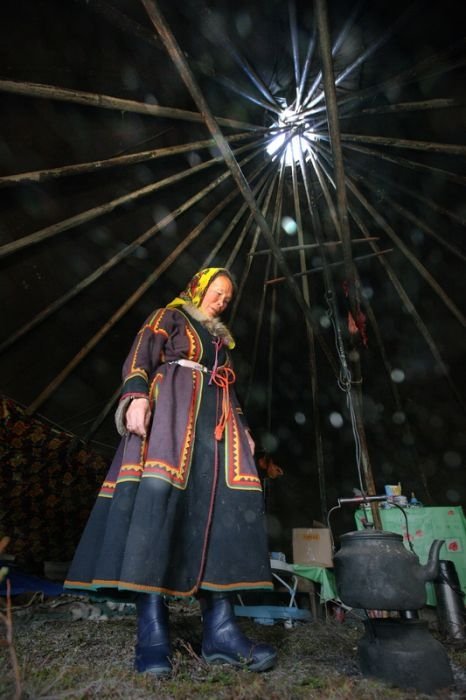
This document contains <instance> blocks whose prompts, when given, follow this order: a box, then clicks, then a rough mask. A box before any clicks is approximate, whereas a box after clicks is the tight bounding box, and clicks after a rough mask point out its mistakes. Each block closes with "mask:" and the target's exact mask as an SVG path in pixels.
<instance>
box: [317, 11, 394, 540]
mask: <svg viewBox="0 0 466 700" xmlns="http://www.w3.org/2000/svg"><path fill="white" fill-rule="evenodd" d="M315 8H316V21H317V28H318V36H319V46H320V55H321V60H322V74H323V79H324V94H325V101H326V106H327V117H328V128H329V133H330V138H331V145H332V154H333V168H334V173H335V186H336V193H337V210H338V219H339V224H340V233H341V238H342V241H343V258H344V260H345V268H346V279H347V282H348V285H349V303H350V309H351V313H352V315H353V318H354V319H356V318H357V317H358V311H359V299H358V294H357V290H356V287H355V282H356V278H355V271H354V264H353V259H352V250H351V236H350V227H349V220H348V205H347V201H346V185H345V172H344V166H343V154H342V150H341V142H340V125H339V120H338V108H337V99H336V88H335V78H334V71H333V61H332V52H331V44H330V31H329V25H328V16H327V4H326V1H325V0H316V1H315ZM353 355H356V353H353ZM340 356H341V360H343V357H344V353H342V354H341V355H340ZM352 367H353V371H352V375H353V376H352V378H351V380H350V381H351V385H350V386H349V387H348V401H349V402H350V407H351V403H352V406H353V409H354V427H355V431H356V435H355V439H356V440H357V441H358V440H359V443H360V448H361V453H360V454H361V465H362V471H363V474H364V480H365V486H366V491H367V493H368V494H369V495H374V494H375V493H376V490H375V482H374V477H373V474H372V467H371V463H370V459H369V451H368V448H367V441H366V435H365V429H364V422H363V413H362V404H361V395H360V391H359V387H360V381H361V374H360V365H359V362H358V361H354V360H353V362H352ZM352 415H353V414H352ZM352 421H353V417H352ZM372 516H373V519H374V524H375V525H376V527H377V528H381V527H382V525H381V520H380V514H379V511H378V508H377V507H374V508H373V509H372Z"/></svg>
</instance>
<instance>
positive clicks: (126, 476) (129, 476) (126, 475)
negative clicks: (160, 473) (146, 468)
mask: <svg viewBox="0 0 466 700" xmlns="http://www.w3.org/2000/svg"><path fill="white" fill-rule="evenodd" d="M142 472H143V467H142V464H122V465H121V468H120V471H119V473H118V478H117V484H121V483H122V482H123V481H140V480H141V476H142Z"/></svg>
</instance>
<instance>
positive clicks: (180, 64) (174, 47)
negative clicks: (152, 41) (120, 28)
mask: <svg viewBox="0 0 466 700" xmlns="http://www.w3.org/2000/svg"><path fill="white" fill-rule="evenodd" d="M141 2H142V4H143V5H144V7H145V8H146V11H147V13H148V15H149V18H150V19H151V21H152V23H153V25H154V26H155V28H156V29H157V31H158V33H159V36H160V38H161V40H162V42H163V43H164V45H165V48H166V50H167V52H168V53H169V55H170V57H171V59H172V61H173V63H174V65H175V67H176V68H177V70H178V72H179V75H180V77H181V79H182V80H183V82H184V83H185V85H186V87H187V88H188V90H189V92H190V94H191V96H192V98H193V100H194V102H195V104H196V105H197V107H198V109H199V111H200V113H201V114H202V115H203V117H204V120H205V123H206V125H207V127H208V129H209V131H210V133H211V134H212V136H213V137H214V139H215V142H216V144H217V147H218V149H219V151H220V153H221V154H222V155H223V157H224V159H225V162H226V164H227V166H228V168H229V169H230V172H231V174H232V176H233V179H234V181H235V182H236V185H237V186H238V189H239V191H240V192H241V194H242V196H243V197H244V199H245V201H246V202H247V204H248V206H249V208H250V210H251V212H252V214H253V216H254V218H255V220H256V222H257V224H258V226H259V228H260V230H261V233H262V235H263V236H264V237H265V239H266V241H267V242H268V244H269V246H270V248H271V250H272V253H273V255H274V257H275V259H276V260H277V262H278V264H279V266H280V269H281V270H282V272H283V274H284V275H285V277H286V278H287V284H288V285H289V287H290V290H291V292H292V294H293V296H294V298H295V300H296V302H297V304H298V306H299V308H300V309H301V311H302V312H303V315H304V318H305V320H306V322H307V323H309V324H311V325H317V324H316V322H315V320H314V318H313V316H312V314H311V312H310V309H309V307H308V306H307V305H306V303H305V301H304V299H303V296H302V294H301V291H300V289H299V287H298V285H297V283H296V281H295V280H294V279H293V276H292V275H291V273H290V271H289V268H288V265H287V263H286V260H285V257H284V255H283V254H282V252H281V251H280V248H279V247H278V246H277V244H276V242H275V240H274V237H273V235H272V233H271V231H270V228H269V225H268V223H267V221H266V219H265V218H264V216H263V214H262V212H261V211H260V209H259V207H258V206H257V203H256V201H255V199H254V197H253V195H252V192H251V188H250V186H249V184H248V181H247V180H246V178H245V176H244V174H243V172H242V170H241V168H240V167H239V165H238V162H237V161H236V159H235V157H234V155H233V153H232V152H231V149H230V147H229V145H228V143H227V142H226V141H225V138H224V136H223V134H222V132H221V130H220V128H219V124H218V123H217V121H216V119H215V117H214V116H213V114H212V112H211V111H210V108H209V106H208V104H207V102H206V100H205V98H204V97H203V95H202V93H201V90H200V88H199V86H198V84H197V82H196V80H195V79H194V76H193V75H192V72H191V70H190V68H189V66H188V63H187V61H186V58H185V56H184V54H183V51H182V50H181V48H180V47H179V45H178V43H177V42H176V40H175V37H174V36H173V34H172V33H171V31H170V29H169V27H168V26H167V24H166V22H165V19H164V18H163V16H162V13H161V12H160V9H159V7H158V4H157V3H156V2H155V0H141Z"/></svg>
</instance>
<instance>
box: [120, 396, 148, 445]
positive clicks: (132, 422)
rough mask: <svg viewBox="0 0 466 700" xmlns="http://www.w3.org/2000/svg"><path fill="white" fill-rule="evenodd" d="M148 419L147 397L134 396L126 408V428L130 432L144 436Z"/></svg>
mask: <svg viewBox="0 0 466 700" xmlns="http://www.w3.org/2000/svg"><path fill="white" fill-rule="evenodd" d="M149 421H150V406H149V399H146V398H144V397H139V398H135V399H133V400H132V401H131V403H130V405H129V406H128V408H127V410H126V416H125V423H126V429H127V430H128V431H129V432H130V433H134V434H135V435H139V437H141V438H145V437H146V435H147V428H148V427H149Z"/></svg>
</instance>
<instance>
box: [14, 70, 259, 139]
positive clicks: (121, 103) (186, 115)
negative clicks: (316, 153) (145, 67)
mask: <svg viewBox="0 0 466 700" xmlns="http://www.w3.org/2000/svg"><path fill="white" fill-rule="evenodd" d="M0 91H2V92H10V93H13V94H15V95H25V96H26V97H41V98H44V99H46V100H59V101H61V102H70V103H73V104H80V105H85V106H86V107H100V108H101V109H111V110H116V111H118V112H135V113H136V114H146V115H148V116H152V117H163V118H165V119H180V120H182V121H188V122H198V123H202V122H203V121H204V120H203V116H202V115H201V114H199V113H198V112H190V111H188V110H186V109H175V108H173V107H162V106H160V105H153V104H148V103H146V102H137V101H135V100H124V99H121V98H120V97H111V96H110V95H100V94H95V93H92V92H83V91H82V90H69V89H68V88H59V87H55V86H54V85H45V84H43V83H30V82H20V81H15V80H0ZM218 123H219V124H221V125H222V126H225V127H228V128H231V129H245V130H247V131H265V129H264V128H263V127H261V126H257V124H248V123H246V122H241V121H238V120H237V119H225V118H224V117H218Z"/></svg>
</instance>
